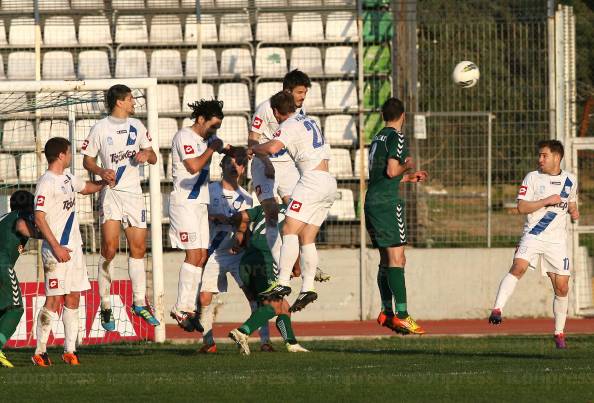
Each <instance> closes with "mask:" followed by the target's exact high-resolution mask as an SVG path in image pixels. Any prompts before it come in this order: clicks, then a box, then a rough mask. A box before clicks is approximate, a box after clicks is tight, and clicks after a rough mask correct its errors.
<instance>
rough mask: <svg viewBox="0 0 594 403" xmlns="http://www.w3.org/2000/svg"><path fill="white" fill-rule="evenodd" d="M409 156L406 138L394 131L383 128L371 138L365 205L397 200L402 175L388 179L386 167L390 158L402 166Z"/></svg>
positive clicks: (389, 128)
mask: <svg viewBox="0 0 594 403" xmlns="http://www.w3.org/2000/svg"><path fill="white" fill-rule="evenodd" d="M409 155H410V154H409V149H408V140H407V138H406V137H404V135H403V134H402V133H399V132H398V131H396V130H395V129H393V128H391V127H384V128H383V129H382V130H380V131H379V133H377V134H376V135H375V136H374V137H373V140H372V142H371V146H370V147H369V186H368V189H367V196H366V203H368V204H383V203H386V202H394V201H397V200H399V193H398V188H399V186H400V181H401V180H402V175H401V176H397V177H394V178H389V177H388V175H386V167H387V166H388V159H390V158H394V159H396V160H397V161H398V162H399V163H400V164H401V165H404V163H405V160H406V158H407V157H408V156H409ZM386 198H387V199H386Z"/></svg>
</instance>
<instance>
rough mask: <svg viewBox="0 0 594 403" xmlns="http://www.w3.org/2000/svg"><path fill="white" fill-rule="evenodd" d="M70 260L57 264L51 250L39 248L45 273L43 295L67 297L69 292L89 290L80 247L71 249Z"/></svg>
mask: <svg viewBox="0 0 594 403" xmlns="http://www.w3.org/2000/svg"><path fill="white" fill-rule="evenodd" d="M71 249H73V250H72V252H70V260H69V261H68V262H65V263H59V262H58V261H57V260H56V257H55V256H54V254H53V252H52V250H51V248H50V247H49V246H46V244H44V245H43V246H42V248H41V259H42V261H43V271H44V273H45V295H46V296H48V297H51V296H56V295H67V294H70V293H71V292H77V291H86V290H89V289H90V288H91V284H90V283H89V277H88V275H87V266H86V264H85V259H84V256H83V251H82V246H78V247H72V248H71Z"/></svg>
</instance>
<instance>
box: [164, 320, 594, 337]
mask: <svg viewBox="0 0 594 403" xmlns="http://www.w3.org/2000/svg"><path fill="white" fill-rule="evenodd" d="M419 324H420V325H421V326H423V328H425V330H426V331H427V335H435V336H437V335H457V336H461V335H503V334H552V333H553V330H554V327H553V319H552V318H544V319H505V320H504V321H503V323H502V324H501V325H499V326H493V325H490V324H489V323H488V322H487V319H486V318H485V319H481V320H478V319H464V320H425V321H419ZM239 325H240V324H239V323H219V324H215V326H214V334H215V336H216V337H217V338H219V337H225V336H226V335H227V333H228V332H229V330H231V329H233V328H236V327H238V326H239ZM166 329H167V338H168V339H193V338H198V337H199V336H200V334H199V333H187V332H184V331H183V330H182V329H180V328H179V327H178V326H177V325H167V328H166ZM293 329H294V330H295V334H296V335H297V337H322V338H323V337H376V336H390V335H393V334H394V333H393V332H391V331H390V330H388V329H386V328H385V327H381V326H379V325H378V324H377V322H376V321H371V320H367V321H361V322H359V321H329V322H293ZM270 331H271V336H273V337H274V336H277V337H280V335H279V334H278V332H277V330H276V327H275V326H270ZM565 332H566V333H567V334H594V319H568V320H567V324H566V326H565Z"/></svg>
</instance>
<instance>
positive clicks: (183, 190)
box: [171, 127, 210, 204]
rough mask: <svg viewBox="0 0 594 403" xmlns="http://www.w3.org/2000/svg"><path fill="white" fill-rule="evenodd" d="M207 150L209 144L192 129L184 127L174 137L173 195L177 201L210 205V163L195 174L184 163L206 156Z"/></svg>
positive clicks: (172, 145) (172, 159)
mask: <svg viewBox="0 0 594 403" xmlns="http://www.w3.org/2000/svg"><path fill="white" fill-rule="evenodd" d="M207 148H208V142H207V141H206V140H205V139H203V138H202V137H200V136H199V135H198V133H196V132H195V131H194V130H192V128H191V127H184V128H182V129H180V130H179V131H178V132H177V133H175V136H173V142H172V144H171V154H172V156H171V157H172V158H171V161H172V164H173V167H172V175H173V192H172V194H171V195H172V197H176V200H177V201H181V200H184V201H187V202H188V203H202V204H208V203H209V197H208V182H209V179H210V163H207V164H206V165H205V166H204V168H202V170H200V172H197V173H195V174H191V173H189V172H188V170H187V169H186V167H185V165H184V163H183V161H184V160H187V159H188V158H196V157H198V156H200V155H202V154H204V152H205V151H206V149H207Z"/></svg>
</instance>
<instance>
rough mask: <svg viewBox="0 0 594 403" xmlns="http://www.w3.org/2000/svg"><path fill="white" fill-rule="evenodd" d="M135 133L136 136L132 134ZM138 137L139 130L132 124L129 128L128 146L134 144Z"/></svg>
mask: <svg viewBox="0 0 594 403" xmlns="http://www.w3.org/2000/svg"><path fill="white" fill-rule="evenodd" d="M132 133H134V136H132ZM137 138H138V130H136V128H135V127H134V126H130V129H129V130H128V141H127V142H126V145H127V146H133V145H134V144H135V143H136V139H137Z"/></svg>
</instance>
